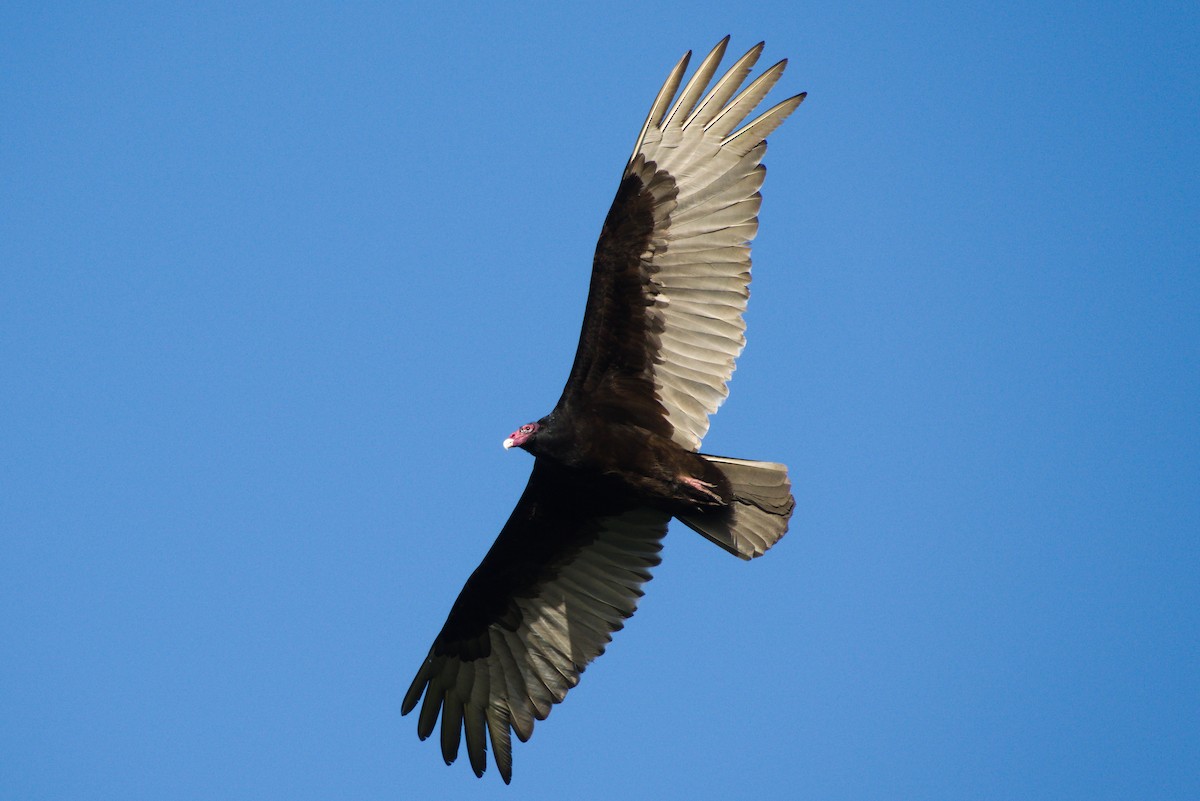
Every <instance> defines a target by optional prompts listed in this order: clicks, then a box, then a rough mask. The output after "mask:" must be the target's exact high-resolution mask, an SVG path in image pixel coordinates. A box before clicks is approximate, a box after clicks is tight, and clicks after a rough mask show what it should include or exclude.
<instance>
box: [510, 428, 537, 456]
mask: <svg viewBox="0 0 1200 801" xmlns="http://www.w3.org/2000/svg"><path fill="white" fill-rule="evenodd" d="M538 428H539V426H538V424H537V423H526V424H525V425H523V426H521V427H520V428H518V429H517V430H516V431H514V432H512V433H511V434H509V435H508V439H506V440H504V448H505V450H507V449H508V448H511V447H513V446H514V445H515V446H516V447H518V448H524V447H525V443H527V442H528V441H529V440H530V438H531V437H533V435H534V434H536V433H537V432H538Z"/></svg>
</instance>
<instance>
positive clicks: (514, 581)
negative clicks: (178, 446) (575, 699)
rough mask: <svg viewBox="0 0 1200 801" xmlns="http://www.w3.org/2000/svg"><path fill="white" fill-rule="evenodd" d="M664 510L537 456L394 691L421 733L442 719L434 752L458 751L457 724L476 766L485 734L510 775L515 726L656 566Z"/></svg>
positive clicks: (558, 686)
mask: <svg viewBox="0 0 1200 801" xmlns="http://www.w3.org/2000/svg"><path fill="white" fill-rule="evenodd" d="M668 519H669V516H668V515H666V514H663V513H662V512H658V511H654V510H649V509H644V508H639V507H637V506H635V505H633V504H632V502H631V501H629V500H628V499H627V498H625V497H622V496H621V495H619V494H618V493H617V491H616V490H606V489H605V488H604V487H602V486H601V487H598V486H597V482H596V480H595V479H592V480H588V479H585V478H582V477H580V476H578V475H576V474H574V473H572V472H570V471H568V470H567V469H565V468H561V467H558V466H556V465H553V464H550V463H547V462H545V461H544V460H541V459H539V460H537V461H536V462H535V463H534V468H533V474H532V475H531V476H530V478H529V484H528V485H527V486H526V488H525V492H524V494H523V495H522V496H521V500H520V501H519V502H518V503H517V507H516V509H514V510H513V513H512V516H511V517H510V518H509V520H508V523H506V524H505V526H504V529H503V530H502V531H501V532H500V536H499V537H498V538H497V539H496V542H495V544H493V545H492V548H491V550H489V551H488V553H487V556H485V557H484V559H483V562H482V563H481V564H480V565H479V567H478V568H476V570H475V572H474V573H472V574H471V577H470V578H469V579H468V580H467V583H466V586H464V587H463V589H462V592H461V593H460V594H459V596H458V600H456V601H455V602H454V606H453V607H452V608H451V609H450V616H449V617H448V618H447V620H446V624H445V626H443V627H442V631H441V633H440V634H438V636H437V639H435V640H434V642H433V647H432V648H431V649H430V650H429V656H427V657H426V658H425V662H424V664H423V665H422V666H421V669H420V670H419V671H418V673H417V676H416V678H415V679H414V680H413V683H412V686H411V687H409V690H408V693H407V694H406V695H405V696H404V704H403V706H402V708H401V711H402V712H403V713H404V714H406V715H407V714H408V713H409V712H411V711H412V710H413V709H414V708H415V707H416V705H417V702H418V701H420V700H421V696H422V694H424V696H425V700H424V702H423V703H422V704H421V712H420V716H419V719H418V723H417V733H418V734H419V735H420V737H421V739H422V740H424V739H425V738H426V737H428V736H429V735H430V734H432V733H433V730H434V728H435V727H436V724H437V720H438V717H439V715H440V717H441V719H442V725H441V745H442V756H443V757H444V758H445V760H446V764H450V763H451V762H453V761H454V760H455V758H456V757H457V756H458V749H459V744H460V742H461V739H462V734H463V732H464V730H465V733H466V741H467V756H468V757H469V759H470V761H471V767H472V769H474V771H475V775H477V776H481V775H483V771H484V769H485V768H486V766H487V756H486V751H487V747H486V744H485V742H484V740H485V736H484V732H485V731H486V732H487V734H488V735H489V736H490V738H491V743H492V754H493V756H494V758H495V761H496V765H497V767H498V768H499V770H500V775H501V776H502V777H503V778H504V781H505V782H506V783H507V782H508V781H510V780H511V778H512V742H511V736H510V732H513V731H515V732H516V733H517V737H518V738H520V740H521V741H522V742H524V741H525V740H528V739H529V737H530V735H532V734H533V722H534V720H535V719H536V720H544V719H545V718H546V716H547V715H549V714H550V707H551V705H553V704H556V703H558V702H559V701H561V700H562V699H563V697H564V696H566V694H567V691H568V690H569V689H571V688H572V687H574V686H575V685H576V684H577V683H578V682H579V674H580V673H582V672H583V670H584V668H585V667H586V666H587V665H588V663H589V662H591V661H592V660H593V659H595V658H596V657H597V656H599V655H600V654H602V653H603V652H604V648H605V646H606V645H607V644H608V642H609V640H611V639H612V633H613V632H614V631H616V630H618V629H620V628H621V627H622V625H623V623H622V621H623V620H624V619H625V618H627V617H629V616H630V615H632V614H633V611H634V609H635V608H636V606H637V601H638V598H640V597H641V595H642V590H641V585H642V584H644V583H645V582H647V581H649V580H650V568H652V567H654V566H655V565H657V564H658V561H659V556H658V553H659V550H660V548H661V547H662V546H661V541H662V538H663V536H664V535H665V534H666V531H667V521H668Z"/></svg>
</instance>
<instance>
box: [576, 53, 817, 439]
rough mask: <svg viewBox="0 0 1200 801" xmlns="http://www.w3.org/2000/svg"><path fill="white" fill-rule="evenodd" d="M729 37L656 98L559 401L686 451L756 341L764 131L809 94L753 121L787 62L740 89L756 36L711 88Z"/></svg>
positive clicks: (600, 257) (607, 225) (678, 73)
mask: <svg viewBox="0 0 1200 801" xmlns="http://www.w3.org/2000/svg"><path fill="white" fill-rule="evenodd" d="M728 42H729V37H725V39H723V40H722V41H721V42H720V43H719V44H718V45H717V46H716V47H715V48H713V50H712V52H711V53H709V54H708V56H707V57H705V59H704V61H703V62H702V63H701V64H700V66H699V67H698V68H697V69H696V73H695V74H694V75H693V76H692V78H691V80H689V81H688V82H687V85H686V86H684V87H683V89H682V90H681V91H678V90H679V84H680V82H681V80H682V78H683V74H684V71H685V70H686V69H687V63H688V60H689V58H690V56H691V53H690V52H689V53H688V54H686V55H684V57H683V58H682V59H681V60H680V61H679V63H678V64H676V66H675V69H674V70H672V72H671V75H670V77H668V79H667V82H666V84H664V86H663V88H662V89H661V90H660V91H659V93H658V97H657V98H655V101H654V104H653V105H652V106H651V108H650V114H649V116H648V117H647V118H646V122H645V124H644V125H643V126H642V130H641V133H640V134H639V135H638V139H637V144H636V145H635V146H634V150H633V156H632V157H631V158H630V160H629V163H628V164H627V165H626V167H625V173H624V175H623V177H622V179H621V185H620V187H619V188H618V189H617V196H616V199H615V200H614V201H613V205H612V207H611V208H610V210H609V212H608V216H607V217H606V218H605V221H604V227H603V229H602V231H601V233H600V241H599V242H598V243H597V245H596V255H595V258H594V260H593V264H592V280H591V287H590V290H589V293H588V302H587V309H586V311H585V313H584V319H583V331H582V332H581V334H580V337H579V347H578V350H577V351H576V354H575V363H574V365H573V366H572V368H571V375H570V378H569V379H568V380H567V385H566V388H565V389H564V391H563V396H562V398H561V399H560V400H559V404H558V405H559V408H563V409H567V410H572V409H576V408H581V407H585V406H586V407H587V408H588V409H589V410H591V411H592V412H593V413H600V414H604V415H605V416H606V417H607V418H608V419H611V420H613V421H621V422H631V423H636V424H638V425H641V426H643V427H644V428H646V429H648V430H651V431H655V432H656V433H660V434H663V435H664V436H669V437H671V438H672V439H673V440H674V441H675V442H676V443H678V444H679V445H681V446H683V447H685V448H688V449H690V450H698V449H699V447H700V440H701V439H702V438H703V437H704V434H705V433H706V432H707V431H708V416H709V415H710V414H712V413H713V412H714V411H716V409H717V407H718V406H720V405H721V403H722V401H724V400H725V397H726V395H728V393H729V390H728V388H727V386H726V382H728V380H729V377H730V376H731V375H732V374H733V367H734V360H735V359H736V358H737V356H738V354H740V353H741V351H742V347H743V346H744V345H745V342H746V339H745V335H744V332H745V329H746V325H745V322H744V320H743V319H742V314H743V312H745V310H746V300H747V298H748V297H749V294H750V293H749V289H748V285H749V283H750V247H749V244H748V243H749V242H750V240H751V239H753V238H754V235H755V233H757V231H758V208H759V205H760V202H761V195H760V194H759V188H760V187H761V186H762V182H763V177H764V176H765V168H764V167H763V166H762V165H761V161H762V157H763V154H764V153H765V152H766V147H767V145H766V141H765V138H766V136H767V134H769V133H770V132H771V131H773V130H775V128H777V127H778V126H779V125H780V123H782V122H783V120H784V119H785V118H786V117H787V116H788V115H789V114H790V113H791V112H792V111H794V110H795V108H796V107H797V106H798V105H800V102H801V101H802V100H803V99H804V97H805V95H804V94H799V95H796V96H795V97H791V98H789V99H787V100H784V101H783V102H782V103H779V104H778V105H776V106H773V107H772V108H770V109H769V110H767V111H765V112H763V113H762V114H760V115H759V116H757V117H755V118H754V119H753V120H752V121H751V122H749V123H746V124H745V125H743V124H742V123H743V121H744V120H745V119H746V118H747V116H749V115H750V114H751V113H752V112H753V111H754V109H755V108H756V107H757V106H758V104H759V103H760V101H762V99H763V97H764V96H765V95H766V94H767V92H768V91H769V90H770V89H771V87H772V86H774V85H775V82H776V81H777V80H778V79H779V76H780V75H781V74H783V70H784V67H785V66H786V64H787V62H786V61H780V62H779V63H778V64H775V65H774V66H773V67H771V68H770V69H768V70H766V71H765V72H764V73H763V74H762V75H760V76H759V77H758V78H757V79H755V80H754V81H752V82H751V83H750V84H749V85H748V86H747V87H746V88H745V89H743V90H741V91H740V92H739V89H740V88H741V86H742V83H743V82H744V81H745V79H746V77H747V75H749V73H750V70H751V69H752V68H753V66H754V64H755V62H756V61H757V60H758V57H759V54H760V53H761V52H762V47H763V46H762V43H761V42H760V43H759V44H758V45H756V46H755V47H753V48H752V49H751V50H750V51H749V52H748V53H746V54H745V55H744V56H742V57H741V58H740V59H738V60H737V61H736V62H735V63H734V65H733V66H732V67H730V69H729V70H728V71H727V72H726V73H725V74H724V75H723V76H722V77H721V78H720V79H718V80H717V81H716V82H715V83H713V85H712V87H711V88H709V82H710V81H711V80H712V78H713V76H714V75H715V74H716V71H717V67H718V65H719V64H720V62H721V58H722V56H724V54H725V47H726V45H727V44H728ZM677 91H678V97H677V98H676V93H677ZM672 101H674V102H672Z"/></svg>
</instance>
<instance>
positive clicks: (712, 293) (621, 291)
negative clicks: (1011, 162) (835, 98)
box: [402, 36, 805, 783]
mask: <svg viewBox="0 0 1200 801" xmlns="http://www.w3.org/2000/svg"><path fill="white" fill-rule="evenodd" d="M728 42H729V37H728V36H727V37H725V39H723V40H722V41H721V42H720V43H718V44H717V46H716V47H715V48H713V50H712V52H711V53H709V54H708V56H707V57H706V58H705V59H704V61H703V62H701V64H700V66H699V67H698V68H697V69H696V72H695V74H694V75H692V77H691V79H690V80H689V81H688V82H687V84H686V85H685V86H684V87H683V90H682V91H681V92H679V93H678V97H676V92H677V90H678V89H679V85H680V83H681V81H682V78H683V75H684V72H685V71H686V69H687V64H688V60H689V58H690V57H691V53H690V52H688V53H687V54H685V55H684V56H683V58H682V59H680V61H679V63H678V64H676V65H675V68H674V69H673V70H671V74H670V76H669V77H668V78H667V82H666V83H665V84H664V85H663V87H662V89H661V90H660V91H659V93H658V96H657V97H656V98H655V99H654V103H653V105H652V106H651V107H650V114H649V116H648V117H647V118H646V122H645V123H644V124H643V125H642V130H641V132H640V133H639V134H638V137H637V144H635V145H634V148H633V155H632V156H631V157H630V159H629V163H628V164H626V165H625V171H624V173H623V174H622V176H621V183H620V185H619V186H618V187H617V196H616V199H615V200H613V204H612V207H611V208H610V209H609V211H608V216H607V217H605V219H604V227H603V228H602V229H601V231H600V241H599V242H598V243H597V245H596V254H595V257H594V259H593V262H592V278H591V286H590V289H589V292H588V300H587V308H586V310H585V311H584V316H583V331H582V333H581V334H580V336H579V347H578V350H577V351H576V353H575V362H574V364H573V365H572V367H571V374H570V377H569V378H568V379H567V384H566V387H565V389H563V393H562V397H561V398H559V400H558V403H557V404H556V405H555V407H554V410H553V411H552V412H550V414H548V415H546V416H545V417H543V418H541V419H540V420H538V421H536V422H533V423H528V424H526V425H523V426H521V427H520V428H518V429H517V430H516V431H514V432H513V433H512V434H511V435H510V436H509V437H508V439H506V440H505V441H504V447H505V448H512V447H517V448H521V449H523V450H526V451H528V452H529V453H531V454H533V456H534V457H535V459H534V463H533V472H532V474H531V475H530V477H529V484H528V485H527V486H526V488H525V492H524V494H522V495H521V499H520V500H519V501H517V507H516V509H514V510H513V513H512V516H511V517H509V519H508V522H507V523H505V525H504V528H503V529H502V530H501V532H500V536H498V537H497V538H496V542H495V543H494V544H493V545H492V547H491V549H490V550H489V551H488V552H487V555H486V556H484V558H483V562H481V563H480V565H479V567H477V568H476V569H475V572H474V573H472V574H471V577H470V578H468V579H467V583H466V585H465V586H464V587H463V589H462V592H461V593H459V596H458V599H457V600H456V601H455V602H454V605H453V606H452V607H451V608H450V615H449V617H448V618H447V619H446V623H445V625H444V626H442V630H441V632H440V633H439V634H438V636H437V638H436V639H435V640H434V641H433V647H432V648H430V649H429V655H428V656H427V657H426V658H425V662H424V663H423V664H422V665H421V668H420V670H419V671H418V672H417V676H416V678H415V679H414V680H413V683H412V686H411V687H409V690H408V693H407V694H406V695H405V696H404V703H403V706H402V712H403V714H406V715H407V714H408V713H409V712H411V711H413V709H415V708H416V707H417V703H418V702H419V701H421V697H422V695H424V701H423V702H422V703H421V711H420V714H419V716H418V721H417V734H418V735H420V737H421V739H422V740H424V739H425V738H426V737H429V736H430V735H431V734H432V733H433V731H434V728H435V727H436V725H437V720H438V717H439V716H440V717H441V719H442V725H441V744H442V756H443V757H444V758H445V760H446V764H447V765H448V764H450V763H451V762H453V761H454V760H455V758H456V757H457V756H458V749H459V745H460V742H461V740H462V738H463V734H464V732H465V735H466V742H467V756H468V758H469V759H470V762H471V767H472V769H473V770H474V771H475V775H477V776H482V775H483V771H484V769H485V768H486V767H487V743H486V739H487V738H490V739H491V748H492V755H493V757H494V758H495V761H496V765H497V767H498V769H499V771H500V775H501V777H502V778H503V779H504V781H505V783H508V782H510V781H511V780H512V740H511V732H516V734H517V737H518V738H519V739H520V740H521V741H522V742H524V741H525V740H528V739H529V737H530V735H532V733H533V722H534V720H544V719H545V718H546V716H547V715H549V714H550V708H551V706H552V705H553V704H556V703H558V702H559V701H561V700H562V699H563V697H564V696H565V695H566V693H567V691H568V690H569V689H571V688H572V687H574V686H575V685H576V684H577V683H578V682H579V676H580V674H581V673H583V670H584V668H585V667H587V665H588V664H589V663H590V662H591V661H592V660H593V659H595V658H596V657H597V656H599V655H600V654H601V653H603V652H604V648H605V646H606V645H607V644H608V642H609V640H610V639H611V638H612V633H613V632H614V631H616V630H617V629H620V628H621V627H622V625H623V623H622V621H623V620H624V619H625V618H627V617H629V616H630V615H632V614H633V612H634V609H635V608H636V606H637V600H638V598H639V597H641V595H642V584H644V583H645V582H647V581H649V580H650V569H651V568H652V567H654V566H655V565H657V564H658V562H659V555H658V554H659V550H660V549H661V547H662V539H663V536H664V535H665V534H666V533H667V523H668V521H669V520H670V519H671V518H672V517H674V518H677V519H678V520H680V521H681V522H682V523H683V524H684V525H686V526H688V527H690V528H692V529H694V530H695V531H697V532H699V533H700V534H701V535H703V536H704V537H707V538H708V539H710V540H712V541H713V542H715V543H716V544H717V545H719V546H721V547H722V548H724V549H725V550H727V551H729V552H730V553H732V554H734V555H735V556H739V557H741V558H742V559H751V558H753V557H756V556H760V555H762V554H763V553H764V552H765V551H766V550H767V549H768V548H770V547H771V546H772V545H774V544H775V543H776V542H778V540H779V538H780V537H782V536H783V534H784V532H785V531H787V525H788V518H789V517H790V516H791V513H792V507H793V506H794V503H795V502H794V500H793V499H792V495H791V491H790V490H791V487H790V484H789V483H788V477H787V468H786V467H785V466H783V465H781V464H774V463H770V462H755V461H747V460H744V459H731V458H726V457H722V456H710V455H704V454H700V453H699V452H698V451H699V448H700V440H701V438H703V436H704V434H705V432H707V431H708V416H709V415H710V414H712V413H713V412H714V411H716V409H717V407H718V406H720V405H721V402H722V401H723V400H724V399H725V396H726V395H727V394H728V389H727V388H726V386H725V384H726V382H727V381H728V380H729V377H730V375H731V374H732V373H733V363H734V359H735V358H736V357H737V355H738V354H739V353H740V352H741V350H742V347H743V345H744V344H745V337H744V335H743V332H744V331H745V323H744V322H743V320H742V313H743V312H744V311H745V309H746V299H747V298H748V297H749V294H750V293H749V290H748V289H747V285H748V284H749V283H750V247H749V244H748V243H749V241H750V240H751V239H753V238H754V235H755V233H756V232H757V230H758V207H759V204H760V202H761V199H762V198H761V195H760V194H759V191H758V190H759V187H761V186H762V183H763V177H764V175H765V168H764V167H763V166H762V165H761V161H762V157H763V154H764V153H765V152H766V149H767V143H766V141H764V140H765V138H766V136H767V134H769V133H771V132H772V131H773V130H775V128H776V127H778V126H779V124H780V123H782V122H783V121H784V119H785V118H786V117H787V116H788V115H789V114H790V113H791V112H792V111H794V110H795V108H796V107H797V106H798V105H800V102H801V101H802V100H803V99H804V97H805V95H804V94H799V95H796V96H795V97H791V98H789V99H787V100H784V101H783V102H782V103H779V104H778V105H776V106H773V107H772V108H770V109H769V110H768V111H765V112H763V113H762V114H760V115H758V116H757V117H755V118H754V119H753V120H752V121H751V122H749V123H746V124H744V125H743V124H742V123H743V121H744V120H745V119H746V118H747V117H748V116H749V115H750V114H751V112H753V111H754V109H755V108H756V107H757V106H758V105H759V103H760V101H761V100H762V99H763V97H764V96H765V95H766V94H767V92H768V91H769V90H770V89H771V87H772V86H774V84H775V82H776V81H777V80H778V79H779V76H780V75H781V74H783V70H784V67H785V66H786V64H787V61H786V60H785V61H780V62H779V63H778V64H775V65H774V66H773V67H771V68H770V69H768V70H767V71H766V72H764V73H763V74H762V75H760V76H759V77H758V78H757V79H755V80H754V81H753V82H751V83H750V85H749V86H747V87H746V88H745V89H744V90H742V91H741V92H739V91H738V90H739V88H740V87H741V85H742V83H743V82H744V81H745V79H746V77H747V76H748V74H749V73H750V70H751V69H752V68H753V66H754V64H755V62H756V61H757V60H758V57H759V54H760V53H761V52H762V48H763V45H762V43H761V42H760V43H759V44H758V45H756V46H755V47H753V48H751V50H750V51H749V52H748V53H746V54H745V55H744V56H742V57H741V58H739V59H738V60H737V62H736V63H734V65H733V66H732V67H730V68H729V70H728V71H727V72H725V74H724V75H722V76H721V78H720V79H718V80H717V81H716V83H715V84H713V86H712V88H711V89H709V82H710V81H711V80H712V78H713V76H714V75H715V74H716V71H717V67H718V65H719V64H720V62H721V58H722V57H723V56H724V54H725V47H726V45H727V44H728ZM672 101H674V102H672Z"/></svg>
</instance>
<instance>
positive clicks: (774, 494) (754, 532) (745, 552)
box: [679, 454, 796, 559]
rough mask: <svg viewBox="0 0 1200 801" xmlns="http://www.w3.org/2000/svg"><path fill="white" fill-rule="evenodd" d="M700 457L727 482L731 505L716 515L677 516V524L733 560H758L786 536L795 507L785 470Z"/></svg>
mask: <svg viewBox="0 0 1200 801" xmlns="http://www.w3.org/2000/svg"><path fill="white" fill-rule="evenodd" d="M702 455H703V456H704V458H705V459H706V460H708V462H709V463H710V464H711V465H713V466H714V467H716V468H717V469H718V470H720V471H721V473H722V474H723V475H724V476H725V478H726V479H727V480H728V481H729V485H730V486H731V487H732V488H733V502H732V503H731V504H729V506H727V507H726V508H724V509H722V510H720V511H719V512H707V513H698V514H695V515H681V516H680V517H679V520H681V521H682V522H683V524H684V525H686V526H687V527H688V528H690V529H692V530H694V531H696V532H698V533H699V534H701V535H703V536H704V537H706V538H708V539H709V540H712V541H713V542H715V543H716V544H717V545H720V546H721V547H722V548H724V549H725V550H727V551H729V552H730V553H732V554H733V555H735V556H738V557H740V558H742V559H753V558H754V557H756V556H762V555H763V554H764V553H766V552H767V550H768V549H769V548H770V547H771V546H772V545H774V544H775V543H777V542H779V540H780V538H781V537H783V535H784V534H785V533H786V532H787V529H788V518H790V517H791V516H792V509H793V508H794V507H795V505H796V501H795V499H794V498H793V497H792V492H791V483H790V482H789V481H788V476H787V467H786V466H785V465H781V464H776V463H774V462H754V461H750V460H747V459H731V458H729V457H725V456H708V455H704V454H702Z"/></svg>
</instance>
